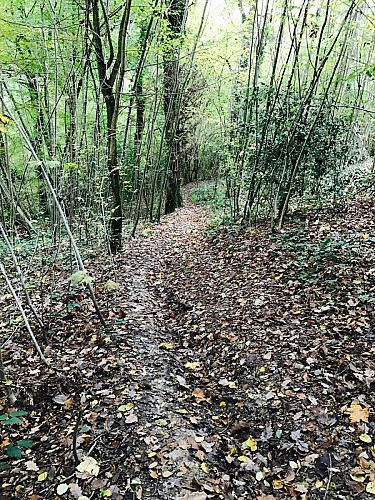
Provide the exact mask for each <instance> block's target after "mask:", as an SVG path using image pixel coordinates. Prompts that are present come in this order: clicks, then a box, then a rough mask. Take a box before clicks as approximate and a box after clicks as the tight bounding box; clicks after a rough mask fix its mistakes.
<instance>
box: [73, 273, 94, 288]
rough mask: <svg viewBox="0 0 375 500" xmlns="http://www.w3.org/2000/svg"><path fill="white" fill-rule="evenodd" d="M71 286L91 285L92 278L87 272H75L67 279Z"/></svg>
mask: <svg viewBox="0 0 375 500" xmlns="http://www.w3.org/2000/svg"><path fill="white" fill-rule="evenodd" d="M69 279H70V281H71V282H72V285H80V284H81V283H91V282H92V281H93V278H91V277H90V276H89V275H88V274H87V271H77V272H75V273H73V274H72V275H71V276H70V277H69Z"/></svg>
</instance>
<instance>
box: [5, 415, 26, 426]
mask: <svg viewBox="0 0 375 500" xmlns="http://www.w3.org/2000/svg"><path fill="white" fill-rule="evenodd" d="M0 420H1V423H2V424H3V425H12V424H20V423H21V420H20V419H19V418H17V417H10V416H9V415H7V418H0Z"/></svg>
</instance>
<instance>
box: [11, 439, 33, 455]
mask: <svg viewBox="0 0 375 500" xmlns="http://www.w3.org/2000/svg"><path fill="white" fill-rule="evenodd" d="M32 446H33V442H32V441H28V440H25V439H21V440H19V441H17V442H16V443H15V444H14V443H10V444H8V445H7V446H6V447H5V449H6V452H7V455H8V457H10V458H16V459H17V460H18V459H20V458H21V457H22V450H23V449H28V448H32Z"/></svg>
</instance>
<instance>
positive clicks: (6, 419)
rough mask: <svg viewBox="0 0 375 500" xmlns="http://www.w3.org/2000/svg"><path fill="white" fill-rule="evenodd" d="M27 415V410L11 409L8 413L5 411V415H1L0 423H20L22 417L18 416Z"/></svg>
mask: <svg viewBox="0 0 375 500" xmlns="http://www.w3.org/2000/svg"><path fill="white" fill-rule="evenodd" d="M25 415H27V411H23V410H17V411H10V412H8V413H4V414H3V415H0V424H2V425H14V424H20V423H21V419H19V418H18V417H24V416H25Z"/></svg>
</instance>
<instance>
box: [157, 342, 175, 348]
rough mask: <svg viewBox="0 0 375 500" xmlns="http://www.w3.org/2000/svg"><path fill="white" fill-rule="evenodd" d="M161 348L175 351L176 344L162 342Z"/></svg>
mask: <svg viewBox="0 0 375 500" xmlns="http://www.w3.org/2000/svg"><path fill="white" fill-rule="evenodd" d="M159 347H160V348H162V349H173V348H174V344H173V343H172V342H162V343H161V344H159Z"/></svg>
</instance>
